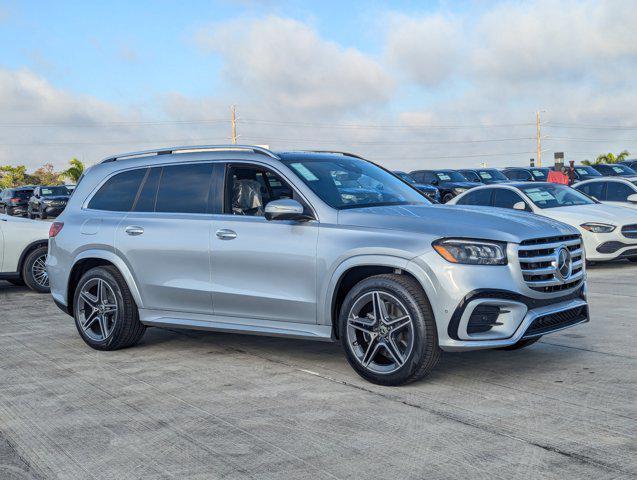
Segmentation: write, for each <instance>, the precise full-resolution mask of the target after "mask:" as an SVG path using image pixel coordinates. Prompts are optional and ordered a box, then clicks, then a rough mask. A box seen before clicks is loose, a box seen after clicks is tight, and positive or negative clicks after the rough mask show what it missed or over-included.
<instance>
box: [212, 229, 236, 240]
mask: <svg viewBox="0 0 637 480" xmlns="http://www.w3.org/2000/svg"><path fill="white" fill-rule="evenodd" d="M215 235H217V238H219V239H221V240H233V239H235V238H237V232H235V231H234V230H228V229H227V228H222V229H221V230H217V231H216V232H215Z"/></svg>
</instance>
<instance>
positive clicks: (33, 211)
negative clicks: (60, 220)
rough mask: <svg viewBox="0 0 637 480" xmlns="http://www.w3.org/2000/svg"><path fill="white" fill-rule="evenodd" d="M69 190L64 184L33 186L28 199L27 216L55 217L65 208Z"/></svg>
mask: <svg viewBox="0 0 637 480" xmlns="http://www.w3.org/2000/svg"><path fill="white" fill-rule="evenodd" d="M70 196H71V192H69V189H68V188H66V187H65V186H64V185H59V186H51V187H35V190H33V195H32V196H31V199H30V200H29V207H28V211H27V214H28V216H29V218H31V219H33V218H35V217H40V218H41V219H45V218H47V217H57V216H58V215H59V214H60V213H62V211H63V210H64V209H65V208H66V204H67V202H68V201H69V197H70Z"/></svg>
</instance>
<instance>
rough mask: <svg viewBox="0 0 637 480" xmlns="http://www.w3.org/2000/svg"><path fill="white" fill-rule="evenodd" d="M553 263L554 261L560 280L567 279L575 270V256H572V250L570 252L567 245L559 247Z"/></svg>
mask: <svg viewBox="0 0 637 480" xmlns="http://www.w3.org/2000/svg"><path fill="white" fill-rule="evenodd" d="M551 263H553V266H554V267H555V273H557V276H558V278H559V279H560V280H566V279H567V278H568V277H570V276H571V273H572V272H573V258H572V257H571V252H569V251H568V248H566V247H565V246H561V247H560V248H558V249H557V251H556V252H555V260H554V261H553V262H551Z"/></svg>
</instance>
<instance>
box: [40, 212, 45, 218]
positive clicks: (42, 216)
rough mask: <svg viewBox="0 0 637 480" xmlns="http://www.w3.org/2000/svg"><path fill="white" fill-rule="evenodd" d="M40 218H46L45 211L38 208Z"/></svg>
mask: <svg viewBox="0 0 637 480" xmlns="http://www.w3.org/2000/svg"><path fill="white" fill-rule="evenodd" d="M40 218H41V219H42V220H46V212H45V211H44V210H40Z"/></svg>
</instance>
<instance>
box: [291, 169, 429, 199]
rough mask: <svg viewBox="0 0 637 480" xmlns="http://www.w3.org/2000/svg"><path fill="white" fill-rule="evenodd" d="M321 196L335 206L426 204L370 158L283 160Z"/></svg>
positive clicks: (415, 191) (420, 195)
mask: <svg viewBox="0 0 637 480" xmlns="http://www.w3.org/2000/svg"><path fill="white" fill-rule="evenodd" d="M284 163H285V164H286V165H288V166H289V167H290V168H291V169H292V170H293V171H294V172H295V173H296V174H297V175H298V177H299V178H300V179H301V180H302V181H303V183H305V184H306V185H307V186H308V187H310V189H311V190H312V191H313V192H314V193H315V194H316V195H318V196H319V197H320V198H321V200H323V201H324V202H325V203H327V204H328V205H330V206H331V207H334V208H337V209H346V208H360V207H373V206H381V205H429V203H430V202H428V201H427V200H425V199H424V197H423V196H422V194H420V193H418V191H417V190H414V189H413V188H411V187H409V186H408V185H405V184H404V183H403V182H402V181H400V180H399V179H398V178H396V177H395V176H393V175H392V174H391V173H389V172H387V171H385V170H383V169H382V168H380V167H378V166H377V165H374V164H373V163H371V162H367V161H365V160H360V159H357V158H348V157H344V158H333V159H328V160H321V159H316V160H314V159H308V160H304V159H303V157H297V158H295V159H289V160H284Z"/></svg>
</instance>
